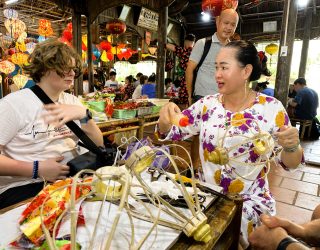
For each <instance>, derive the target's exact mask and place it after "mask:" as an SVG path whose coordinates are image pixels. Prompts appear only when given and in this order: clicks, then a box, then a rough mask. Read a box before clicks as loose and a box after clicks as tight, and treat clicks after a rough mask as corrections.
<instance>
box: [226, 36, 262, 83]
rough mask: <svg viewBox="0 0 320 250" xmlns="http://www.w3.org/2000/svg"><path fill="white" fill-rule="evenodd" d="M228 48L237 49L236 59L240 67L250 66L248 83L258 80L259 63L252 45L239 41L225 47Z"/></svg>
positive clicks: (256, 52) (259, 72)
mask: <svg viewBox="0 0 320 250" xmlns="http://www.w3.org/2000/svg"><path fill="white" fill-rule="evenodd" d="M226 47H229V48H235V49H237V54H236V59H237V60H238V61H239V63H241V65H242V66H246V65H247V64H251V65H252V72H251V75H250V78H249V81H255V80H258V79H259V78H260V76H261V63H260V58H259V56H258V51H257V49H256V47H255V46H254V45H253V43H251V42H249V41H244V40H239V41H232V42H230V43H228V44H227V45H226Z"/></svg>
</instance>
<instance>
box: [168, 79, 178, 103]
mask: <svg viewBox="0 0 320 250" xmlns="http://www.w3.org/2000/svg"><path fill="white" fill-rule="evenodd" d="M180 84H181V81H180V80H179V79H176V80H174V82H173V84H172V85H171V87H169V88H168V89H167V96H168V97H170V98H172V99H178V97H179V90H180ZM173 101H177V102H178V101H179V100H173Z"/></svg>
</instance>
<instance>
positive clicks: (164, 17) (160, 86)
mask: <svg viewBox="0 0 320 250" xmlns="http://www.w3.org/2000/svg"><path fill="white" fill-rule="evenodd" d="M167 26H168V7H164V8H162V9H161V10H160V12H159V24H158V54H157V79H156V83H157V85H156V90H157V97H158V98H163V96H164V67H165V61H166V53H165V49H164V46H165V44H166V42H167Z"/></svg>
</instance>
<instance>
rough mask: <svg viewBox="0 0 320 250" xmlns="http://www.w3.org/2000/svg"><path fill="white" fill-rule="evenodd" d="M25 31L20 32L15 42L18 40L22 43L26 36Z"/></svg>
mask: <svg viewBox="0 0 320 250" xmlns="http://www.w3.org/2000/svg"><path fill="white" fill-rule="evenodd" d="M27 36H28V35H27V32H25V31H24V32H22V33H21V34H20V36H19V37H18V39H17V42H19V43H24V40H25V39H26V38H27Z"/></svg>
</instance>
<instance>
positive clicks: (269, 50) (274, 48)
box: [265, 43, 279, 56]
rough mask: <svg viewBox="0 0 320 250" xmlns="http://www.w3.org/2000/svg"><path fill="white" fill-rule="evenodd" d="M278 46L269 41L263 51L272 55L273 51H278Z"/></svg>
mask: <svg viewBox="0 0 320 250" xmlns="http://www.w3.org/2000/svg"><path fill="white" fill-rule="evenodd" d="M278 49H279V46H278V45H277V44H275V43H270V44H268V45H267V46H266V48H265V51H266V52H267V53H268V54H269V55H271V56H272V55H273V54H275V53H277V52H278Z"/></svg>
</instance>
